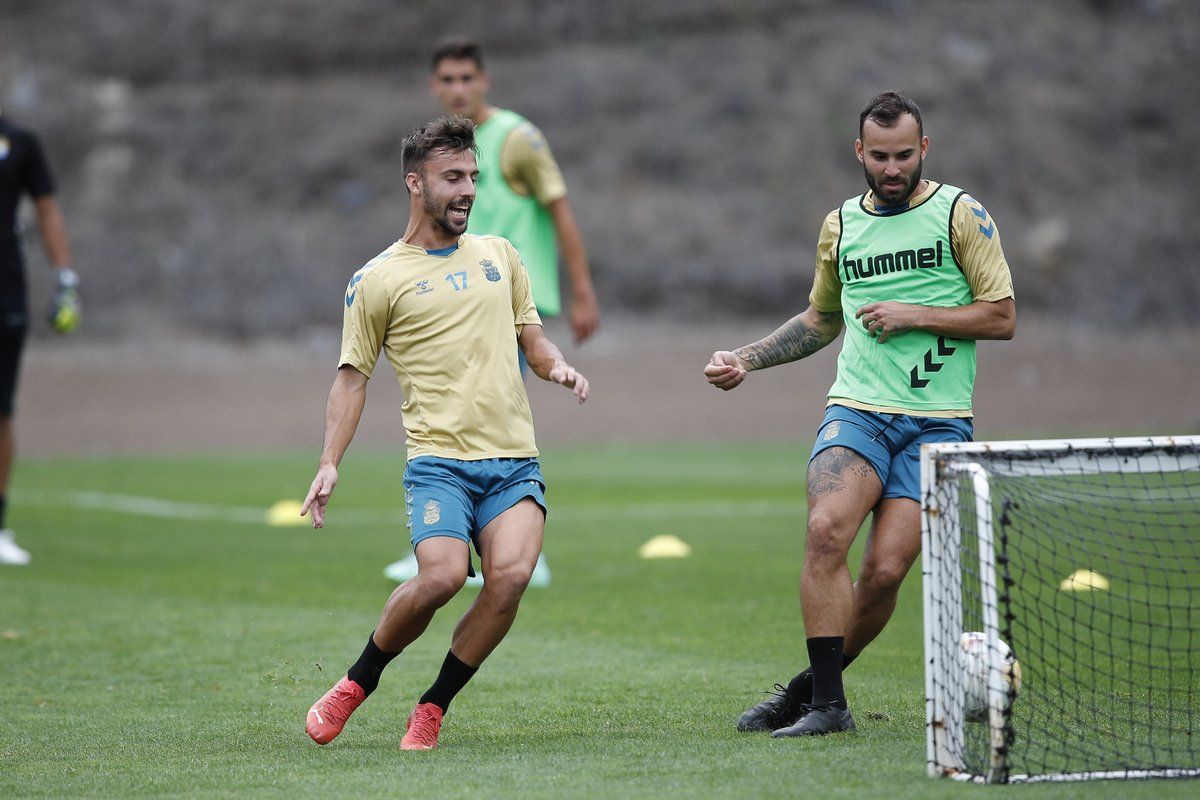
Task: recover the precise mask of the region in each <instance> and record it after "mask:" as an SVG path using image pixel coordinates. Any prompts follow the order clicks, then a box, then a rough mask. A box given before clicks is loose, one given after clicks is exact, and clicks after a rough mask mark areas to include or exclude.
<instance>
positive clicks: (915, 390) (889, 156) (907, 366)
mask: <svg viewBox="0 0 1200 800" xmlns="http://www.w3.org/2000/svg"><path fill="white" fill-rule="evenodd" d="M928 147H929V139H928V137H926V136H925V135H924V129H923V125H922V121H921V111H920V109H919V108H918V107H917V105H916V103H914V102H913V101H912V100H911V99H909V98H908V97H905V96H904V95H903V94H899V93H897V92H886V93H884V94H881V95H879V96H877V97H875V98H874V99H872V100H871V102H870V103H869V104H868V105H867V107H866V108H865V109H863V111H862V114H861V115H860V117H859V138H858V140H857V141H856V142H855V152H856V154H857V156H858V159H859V161H860V162H861V163H862V165H863V171H864V173H865V175H866V179H867V185H868V187H869V191H868V192H867V193H866V194H864V195H862V196H860V197H853V198H851V199H849V200H847V201H846V202H845V203H843V204H842V205H841V207H840V208H838V209H835V210H834V211H832V212H830V214H829V215H828V216H827V217H826V218H825V223H824V225H823V227H822V229H821V235H820V238H819V240H818V244H817V273H816V278H815V280H814V281H813V289H812V293H811V294H810V296H809V303H810V304H809V307H808V309H807V310H805V311H804V312H803V313H802V314H800V315H799V316H796V317H794V318H793V319H791V320H789V321H788V322H786V323H785V324H784V325H783V326H781V327H780V328H779V329H778V330H776V331H775V332H774V333H772V334H771V335H770V336H768V337H766V338H765V339H762V340H760V341H757V342H754V343H753V344H748V345H746V346H744V347H740V348H738V349H737V350H734V351H732V352H730V351H718V352H716V353H713V355H712V359H711V360H710V362H709V364H708V365H706V366H705V368H704V374H705V375H706V376H707V378H708V381H709V383H711V384H713V385H714V386H716V387H718V388H720V389H724V390H729V389H733V388H734V387H736V386H738V385H739V384H741V382H742V381H743V380H745V378H746V376H747V375H748V374H749V373H750V372H752V371H754V370H758V369H765V368H766V367H772V366H775V365H776V364H785V363H787V362H790V361H796V360H798V359H801V358H805V357H806V356H810V355H812V354H813V353H815V352H816V351H818V350H820V349H821V348H822V347H824V346H825V345H827V344H829V343H830V342H832V341H833V340H834V339H836V338H837V336H838V334H839V333H840V332H841V331H842V329H843V327H844V328H845V330H846V338H845V341H844V342H843V344H842V351H841V354H840V355H839V357H838V372H837V380H836V381H835V382H834V384H833V387H832V388H831V389H830V390H829V403H828V407H827V409H826V414H825V420H824V422H823V423H822V425H821V427H820V428H819V429H818V431H817V441H816V445H815V446H814V448H813V455H812V458H811V460H810V462H809V465H808V532H807V538H806V542H805V553H804V570H803V574H802V577H801V581H800V597H801V604H802V606H803V611H804V629H805V635H806V636H807V637H808V638H807V650H808V656H809V660H810V664H811V667H809V668H808V669H805V670H803V671H802V672H801V673H800V674H798V675H796V676H795V677H794V678H793V679H792V680H791V681H790V682H789V683H788V685H787V686H786V687H785V686H782V685H780V684H776V687H777V689H778V691H777V692H775V693H774V695H773V696H772V697H771V698H770V699H768V700H766V701H764V702H762V703H759V704H758V705H756V706H754V707H753V708H751V709H749V710H748V711H747V712H746V713H745V714H743V715H742V717H741V719H739V720H738V729H739V730H743V731H768V730H769V731H773V734H772V735H773V736H777V737H783V736H813V735H822V734H826V733H835V732H838V731H845V730H852V729H853V728H854V719H853V717H852V716H851V714H850V710H849V707H848V704H847V702H846V695H845V691H844V689H843V686H842V670H843V669H844V667H845V666H847V665H848V664H849V663H850V661H852V660H853V659H854V658H855V657H857V656H858V654H859V653H861V652H862V650H863V648H864V647H866V646H867V645H868V644H869V643H870V642H871V641H872V640H873V639H874V638H875V637H876V636H877V635H878V634H879V632H880V631H881V630H883V627H884V626H885V625H886V624H887V621H888V619H889V618H890V617H891V615H892V611H893V610H894V609H895V605H896V595H897V592H898V591H899V588H900V584H901V582H902V581H903V580H904V576H905V575H906V574H907V573H908V570H909V568H910V567H911V566H912V564H913V562H914V561H915V560H916V557H917V555H918V553H919V552H920V549H921V525H920V504H919V497H920V494H919V490H920V478H919V473H918V464H919V458H920V446H921V444H922V443H924V442H942V441H970V439H971V436H972V433H973V427H972V422H971V418H972V411H971V396H972V391H973V388H974V381H975V341H976V340H978V339H1011V338H1012V336H1013V333H1014V331H1015V328H1016V304H1015V301H1014V299H1013V291H1012V280H1011V278H1010V276H1009V271H1008V264H1007V263H1006V261H1005V259H1004V253H1003V250H1002V249H1001V247H1000V235H999V233H998V232H997V230H996V224H995V222H994V221H993V220H992V218H991V217H990V216H989V215H988V213H987V211H986V210H985V209H984V208H983V206H982V205H980V204H979V203H978V202H977V201H976V200H975V199H974V198H972V197H971V196H969V195H968V194H966V193H965V192H963V191H962V190H961V189H956V188H954V187H952V186H949V185H945V184H939V183H936V182H934V181H931V180H925V179H923V178H922V177H921V170H922V167H923V166H924V160H925V154H926V152H927V150H928ZM868 514H873V518H872V524H871V531H870V535H869V538H868V540H867V546H866V550H865V552H864V554H863V562H862V565H861V567H860V569H859V573H858V580H857V581H856V582H854V583H852V582H851V580H850V570H849V567H848V565H847V561H846V557H847V553H848V552H849V549H850V545H851V544H852V543H853V541H854V537H855V536H856V535H857V533H858V530H859V528H860V527H861V526H862V524H863V522H864V521H865V520H866V517H867V515H868Z"/></svg>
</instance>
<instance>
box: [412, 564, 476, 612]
mask: <svg viewBox="0 0 1200 800" xmlns="http://www.w3.org/2000/svg"><path fill="white" fill-rule="evenodd" d="M414 580H415V581H416V582H417V584H418V591H419V593H420V597H421V599H422V600H423V601H424V604H425V605H429V606H434V607H436V608H441V607H442V606H444V605H446V603H449V602H450V599H451V598H453V597H454V595H456V594H458V591H459V589H462V587H463V584H465V583H466V582H467V571H466V569H465V568H464V569H461V570H459V569H452V568H444V569H432V570H428V571H427V572H422V573H421V574H419V575H417V577H416V578H414Z"/></svg>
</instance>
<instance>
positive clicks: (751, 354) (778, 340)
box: [704, 306, 842, 391]
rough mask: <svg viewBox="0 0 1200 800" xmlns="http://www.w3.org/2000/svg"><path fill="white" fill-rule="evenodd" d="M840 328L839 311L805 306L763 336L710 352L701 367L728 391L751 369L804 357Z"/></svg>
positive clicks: (824, 343)
mask: <svg viewBox="0 0 1200 800" xmlns="http://www.w3.org/2000/svg"><path fill="white" fill-rule="evenodd" d="M841 332H842V312H840V311H818V310H817V309H815V308H813V307H812V306H809V307H808V308H807V309H805V311H804V313H802V314H798V315H797V316H795V317H792V318H791V319H790V320H788V321H787V322H785V323H783V324H782V325H780V326H779V328H778V329H777V330H776V331H775V332H774V333H772V334H771V335H770V336H768V337H766V338H765V339H760V340H758V341H757V342H754V343H753V344H748V345H744V346H742V347H739V348H738V349H737V350H734V351H732V352H730V351H728V350H718V351H717V352H715V353H713V354H712V359H711V360H710V361H709V363H708V365H707V366H705V367H704V375H705V377H707V378H708V382H709V383H711V384H712V385H713V386H716V387H717V388H718V389H724V390H725V391H729V390H730V389H732V388H734V387H735V386H737V385H738V384H740V383H741V382H742V381H743V380H745V379H746V375H747V373H749V372H750V371H751V370H756V369H766V368H767V367H773V366H775V365H777V364H787V363H788V362H790V361H798V360H800V359H802V358H807V357H808V356H811V355H812V354H813V353H815V352H817V351H818V350H820V349H821V348H822V347H824V346H825V345H827V344H829V343H830V342H832V341H833V340H834V339H836V338H837V335H838V334H839V333H841Z"/></svg>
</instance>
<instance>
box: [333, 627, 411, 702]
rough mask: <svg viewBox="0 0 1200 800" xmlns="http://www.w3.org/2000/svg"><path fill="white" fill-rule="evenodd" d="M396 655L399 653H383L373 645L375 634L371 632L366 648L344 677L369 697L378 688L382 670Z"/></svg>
mask: <svg viewBox="0 0 1200 800" xmlns="http://www.w3.org/2000/svg"><path fill="white" fill-rule="evenodd" d="M398 655H400V653H399V652H396V653H385V652H383V651H382V650H380V649H379V646H378V645H377V644H375V632H374V631H371V635H370V636H368V637H367V646H366V647H364V648H363V651H362V655H361V656H359V657H358V661H355V662H354V666H352V667H350V669H349V670H348V671H347V672H346V677H347V678H349V679H350V680H352V681H354V682H355V683H357V684H358V685H359V686H361V687H362V690H363V694H365V695H369V694H371V692H373V691H375V688H376V687H377V686H379V676H380V675H382V674H383V668H384V667H386V666H387V665H388V664H390V663H391V661H392V659H393V658H395V657H396V656H398Z"/></svg>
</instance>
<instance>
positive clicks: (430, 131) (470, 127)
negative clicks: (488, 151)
mask: <svg viewBox="0 0 1200 800" xmlns="http://www.w3.org/2000/svg"><path fill="white" fill-rule="evenodd" d="M462 150H470V151H471V152H472V153H474V154H475V156H476V157H478V155H479V151H478V150H477V148H476V147H475V123H474V122H471V120H469V119H467V118H466V117H459V116H454V117H439V118H438V119H435V120H434V121H433V122H430V123H427V124H425V125H422V126H421V127H419V128H417V129H416V130H414V131H413V132H412V133H410V134H409V135H408V136H406V137H404V144H403V146H402V147H401V148H400V163H401V165H402V167H403V169H404V174H405V175H408V174H409V173H410V172H416V173H420V172H421V170H423V169H424V168H425V163H426V162H427V161H429V159H430V157H431V156H433V155H435V154H437V153H438V152H448V153H457V152H460V151H462Z"/></svg>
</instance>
